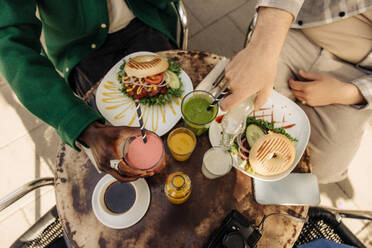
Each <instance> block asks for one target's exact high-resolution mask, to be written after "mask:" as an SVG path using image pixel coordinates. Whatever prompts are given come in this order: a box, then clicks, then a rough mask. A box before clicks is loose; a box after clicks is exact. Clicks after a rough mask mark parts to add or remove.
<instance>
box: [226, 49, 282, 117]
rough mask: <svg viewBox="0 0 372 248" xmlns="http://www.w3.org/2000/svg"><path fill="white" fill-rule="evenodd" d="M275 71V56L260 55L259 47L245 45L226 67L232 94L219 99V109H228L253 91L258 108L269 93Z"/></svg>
mask: <svg viewBox="0 0 372 248" xmlns="http://www.w3.org/2000/svg"><path fill="white" fill-rule="evenodd" d="M276 72H277V59H276V58H275V57H272V56H262V53H261V50H260V49H257V48H256V47H254V46H247V47H246V48H245V49H244V50H242V51H240V52H239V53H238V54H237V55H236V56H235V57H234V59H233V60H232V61H231V62H230V64H229V65H228V66H227V67H226V70H225V77H226V79H227V81H228V83H229V86H230V91H231V93H232V94H230V95H228V96H226V97H225V98H224V99H223V100H222V101H221V109H222V110H224V111H226V110H229V109H230V108H232V107H234V106H235V105H237V104H239V103H240V102H241V101H243V100H244V99H246V98H248V97H250V96H251V95H253V94H255V93H256V99H255V108H259V107H260V106H261V105H263V104H264V103H265V102H266V101H267V99H268V98H269V96H270V94H271V91H272V89H273V86H274V80H275V77H276Z"/></svg>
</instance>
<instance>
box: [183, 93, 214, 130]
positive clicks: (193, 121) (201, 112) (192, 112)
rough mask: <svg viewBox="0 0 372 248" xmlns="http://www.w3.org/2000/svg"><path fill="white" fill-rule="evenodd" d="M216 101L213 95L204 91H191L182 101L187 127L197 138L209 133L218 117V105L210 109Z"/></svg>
mask: <svg viewBox="0 0 372 248" xmlns="http://www.w3.org/2000/svg"><path fill="white" fill-rule="evenodd" d="M214 99H215V98H214V97H213V95H212V94H210V93H209V92H207V91H203V90H194V91H191V92H190V93H188V94H187V95H186V96H185V97H184V98H183V99H182V103H181V112H182V117H183V119H184V121H185V124H186V126H187V127H189V128H190V129H191V130H192V131H193V132H194V133H195V135H197V136H199V135H201V134H203V133H204V132H205V131H207V130H208V128H209V126H210V124H211V122H212V121H213V120H214V118H216V116H217V113H218V104H215V105H213V107H211V108H208V107H209V106H210V105H211V103H212V102H213V101H214Z"/></svg>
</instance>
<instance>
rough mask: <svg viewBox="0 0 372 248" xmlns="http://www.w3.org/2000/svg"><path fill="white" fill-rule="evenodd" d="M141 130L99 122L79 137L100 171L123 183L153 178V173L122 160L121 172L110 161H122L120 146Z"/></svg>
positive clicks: (91, 125)
mask: <svg viewBox="0 0 372 248" xmlns="http://www.w3.org/2000/svg"><path fill="white" fill-rule="evenodd" d="M136 131H137V132H138V131H139V128H133V127H114V126H106V125H104V124H101V123H99V122H93V123H92V124H90V125H89V126H88V127H87V128H86V129H85V130H84V131H83V132H82V134H81V135H80V136H79V140H80V141H82V142H84V143H85V144H87V145H88V146H89V147H90V149H91V151H92V154H93V156H94V158H95V160H96V162H97V165H98V167H99V169H100V170H102V171H104V172H106V173H109V174H111V175H112V176H113V177H115V178H116V179H117V180H119V181H121V182H128V181H134V180H136V179H138V178H140V177H147V176H152V175H153V174H154V172H153V171H138V170H134V169H133V168H131V167H129V166H128V165H127V164H125V163H124V162H123V161H122V160H121V162H120V164H119V166H118V168H119V171H117V170H115V169H112V168H111V167H110V160H112V159H120V158H121V156H120V154H121V151H119V149H118V146H119V144H120V143H121V142H123V141H124V140H125V139H126V138H127V137H129V136H130V135H132V134H133V133H134V132H136Z"/></svg>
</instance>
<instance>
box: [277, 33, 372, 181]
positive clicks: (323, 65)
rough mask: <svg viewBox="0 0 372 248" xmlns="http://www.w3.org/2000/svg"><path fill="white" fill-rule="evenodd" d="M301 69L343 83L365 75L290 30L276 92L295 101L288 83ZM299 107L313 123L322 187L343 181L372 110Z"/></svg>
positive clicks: (312, 140)
mask: <svg viewBox="0 0 372 248" xmlns="http://www.w3.org/2000/svg"><path fill="white" fill-rule="evenodd" d="M299 69H302V70H304V71H310V72H319V73H326V74H329V75H330V76H333V77H335V78H337V79H339V80H341V81H344V82H350V81H351V80H353V79H355V78H358V77H361V76H363V75H365V73H364V72H362V71H360V70H358V69H356V68H355V67H354V66H353V65H351V64H349V63H346V62H344V61H341V60H340V59H338V58H337V57H335V56H334V55H332V54H331V53H329V52H327V51H326V50H324V49H321V48H320V47H318V46H317V45H315V44H314V43H312V42H311V41H310V40H309V39H307V37H306V36H305V35H304V34H303V33H302V31H299V30H291V31H290V32H289V34H288V37H287V40H286V42H285V44H284V47H283V49H282V52H281V55H280V59H279V64H278V75H277V79H276V84H275V89H276V90H277V91H279V92H280V93H282V94H283V95H285V96H287V97H289V98H291V99H292V100H294V99H295V97H294V95H293V94H292V92H291V91H290V89H289V87H288V80H289V78H291V77H294V78H296V75H297V73H298V70H299ZM298 104H299V106H300V107H301V108H302V109H303V110H304V111H305V113H306V114H307V116H308V118H309V120H310V123H311V135H310V141H309V149H310V158H311V162H312V166H313V173H314V174H315V175H316V176H317V177H318V180H319V183H323V184H324V183H332V182H337V181H340V180H343V179H344V178H346V177H347V169H348V166H349V164H350V162H351V160H352V159H353V157H354V155H355V153H356V151H357V150H358V148H359V145H360V141H361V137H362V135H363V132H364V130H365V127H366V125H367V123H368V121H369V120H370V118H371V116H372V111H371V110H363V109H356V108H355V107H353V106H345V105H328V106H323V107H309V106H307V105H303V104H301V103H300V102H298Z"/></svg>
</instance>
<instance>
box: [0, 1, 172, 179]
mask: <svg viewBox="0 0 372 248" xmlns="http://www.w3.org/2000/svg"><path fill="white" fill-rule="evenodd" d="M174 2H177V1H172V0H125V1H124V0H107V1H103V0H84V1H76V0H63V1H61V0H56V1H30V0H16V1H14V0H2V1H0V37H1V39H0V74H1V75H3V77H4V78H5V79H6V80H7V81H8V83H9V84H10V86H11V88H12V89H13V91H14V92H15V94H16V95H17V97H18V98H19V100H20V101H21V102H22V104H23V105H24V106H25V107H26V108H27V109H28V110H29V111H31V112H32V113H33V114H34V115H36V116H37V117H39V118H40V119H41V120H43V121H44V122H46V123H48V124H49V125H51V126H53V127H54V128H55V129H56V131H57V133H58V134H59V136H60V137H61V139H62V141H63V142H65V143H66V144H68V145H70V146H71V147H73V148H75V149H77V150H78V147H77V146H76V145H77V142H81V143H83V144H85V145H87V146H89V147H90V148H91V149H92V152H93V154H94V156H95V158H96V160H97V162H98V164H99V167H100V169H102V170H103V171H105V172H107V173H110V174H111V175H112V176H114V177H115V178H117V179H118V180H120V181H129V180H134V179H136V178H138V177H145V176H148V175H152V174H153V172H151V171H148V172H146V171H144V172H138V171H134V170H132V169H130V168H129V167H128V166H124V167H122V169H123V173H121V174H119V173H118V172H117V171H115V170H113V169H111V168H110V166H109V160H110V159H113V158H116V157H117V156H115V155H116V153H115V146H116V144H117V143H118V142H120V140H122V139H124V138H125V137H127V136H128V135H129V134H130V133H131V132H132V131H133V130H135V129H134V128H128V127H110V126H106V125H104V124H103V123H104V119H103V117H102V116H101V115H100V114H99V113H97V112H96V111H95V110H93V109H92V108H91V107H90V106H88V105H87V104H85V103H84V102H83V101H82V100H81V99H80V98H79V97H77V96H76V95H74V92H75V93H76V94H77V95H79V96H82V95H84V94H85V93H86V92H87V90H89V89H90V88H91V87H92V86H93V85H94V84H95V83H97V82H98V81H99V80H100V79H101V78H102V77H103V76H104V75H105V73H106V72H107V71H108V70H109V69H110V68H111V67H112V66H113V65H114V64H115V63H117V62H118V61H119V60H120V59H122V58H123V57H124V56H125V55H127V54H130V53H132V52H136V51H160V50H168V49H173V48H175V47H176V45H175V44H176V39H177V38H176V37H177V14H176V12H175V8H174V4H175V3H174ZM36 10H37V15H38V16H39V19H38V18H37V17H36V16H35V11H36ZM41 31H43V34H44V38H45V45H46V55H45V53H44V55H42V54H41V53H40V52H41V51H42V45H41V42H40V34H41ZM56 70H58V71H59V72H60V73H62V74H63V77H61V76H60V75H59V74H58V73H57V71H56Z"/></svg>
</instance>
